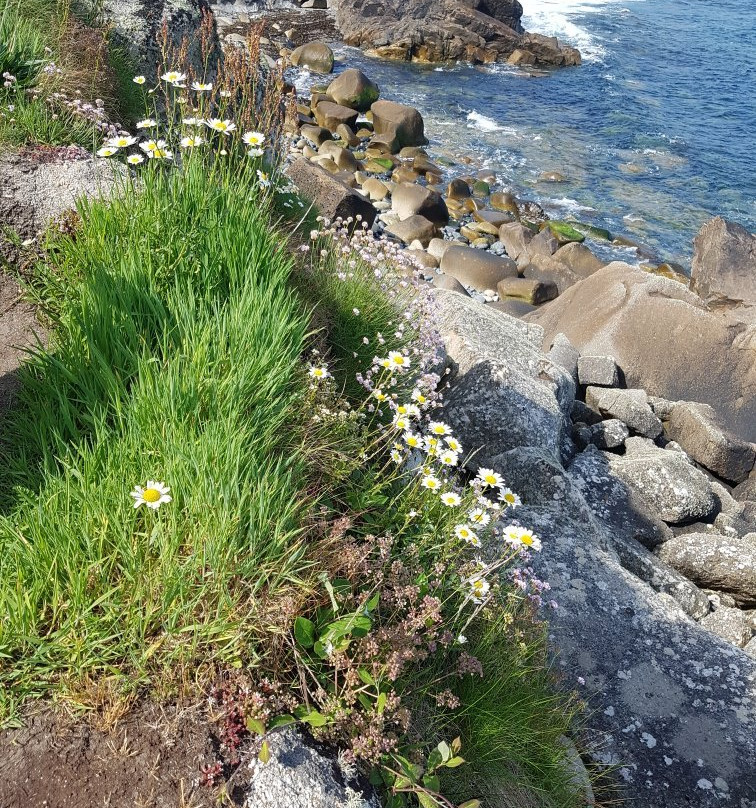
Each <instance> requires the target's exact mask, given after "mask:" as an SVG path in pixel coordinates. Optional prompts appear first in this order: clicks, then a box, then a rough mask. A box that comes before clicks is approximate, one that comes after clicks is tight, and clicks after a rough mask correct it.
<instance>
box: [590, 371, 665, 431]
mask: <svg viewBox="0 0 756 808" xmlns="http://www.w3.org/2000/svg"><path fill="white" fill-rule="evenodd" d="M579 373H580V369H579V367H578V374H579ZM585 403H586V404H587V405H588V406H589V407H593V409H594V410H597V411H598V412H600V413H601V414H602V415H603V416H604V417H606V418H619V420H620V421H623V422H624V423H626V424H627V425H628V426H629V427H630V429H632V430H633V432H637V433H638V434H639V435H643V436H644V437H647V438H658V437H659V435H661V433H662V423H661V421H660V420H659V419H658V418H657V417H656V415H654V412H653V410H652V409H651V407H649V405H648V404H647V402H646V395H645V393H644V392H643V391H642V390H617V389H614V388H605V387H589V388H588V389H587V390H586V391H585Z"/></svg>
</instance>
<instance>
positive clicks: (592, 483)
mask: <svg viewBox="0 0 756 808" xmlns="http://www.w3.org/2000/svg"><path fill="white" fill-rule="evenodd" d="M567 473H568V476H569V477H570V479H571V481H572V483H573V484H574V485H575V487H576V488H577V490H578V491H580V493H581V495H582V496H583V498H584V499H585V501H586V503H587V504H588V507H589V508H590V509H591V511H592V512H593V514H594V515H595V517H596V518H597V519H599V520H600V521H601V523H602V524H603V525H604V526H605V527H606V529H607V531H608V534H609V535H610V536H611V537H613V538H614V537H619V538H621V539H623V540H624V541H625V542H628V541H634V542H640V543H641V544H642V545H644V546H645V547H648V548H650V549H653V548H654V547H656V546H657V545H659V544H661V543H662V542H664V541H667V540H668V539H670V538H672V531H671V530H670V529H669V527H668V526H667V525H666V524H665V523H664V522H663V521H662V520H661V519H659V517H658V516H656V514H655V513H654V512H653V511H652V510H650V509H649V508H648V507H647V506H646V505H645V503H644V502H643V500H642V499H641V498H640V497H639V496H638V495H637V494H636V493H635V492H634V491H633V489H632V488H630V487H629V486H628V485H626V484H625V483H624V482H623V481H622V480H621V479H619V478H618V477H616V476H615V475H614V474H613V473H612V470H611V467H610V465H609V460H608V459H607V456H606V455H604V454H603V453H602V452H600V451H598V449H596V448H595V447H593V446H589V447H588V448H587V449H586V450H585V451H584V452H582V453H581V454H579V455H578V456H577V457H576V458H575V460H573V461H572V463H571V465H570V467H569V469H568V472H567Z"/></svg>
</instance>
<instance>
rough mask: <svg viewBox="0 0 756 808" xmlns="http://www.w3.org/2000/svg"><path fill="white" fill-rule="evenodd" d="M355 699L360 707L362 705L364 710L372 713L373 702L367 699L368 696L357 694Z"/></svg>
mask: <svg viewBox="0 0 756 808" xmlns="http://www.w3.org/2000/svg"><path fill="white" fill-rule="evenodd" d="M357 698H358V700H359V702H360V704H361V705H362V706H363V707H364V708H365V709H366V710H367V711H368V712H372V711H373V707H375V704H373V702H372V701H371V700H370V697H369V696H366V695H365V694H364V693H358V694H357Z"/></svg>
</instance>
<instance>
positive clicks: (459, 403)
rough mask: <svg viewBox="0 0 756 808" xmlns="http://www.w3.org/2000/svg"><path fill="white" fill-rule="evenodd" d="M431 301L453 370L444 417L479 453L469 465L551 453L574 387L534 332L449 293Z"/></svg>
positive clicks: (557, 445)
mask: <svg viewBox="0 0 756 808" xmlns="http://www.w3.org/2000/svg"><path fill="white" fill-rule="evenodd" d="M447 254H448V253H447ZM437 301H438V305H439V314H438V318H437V323H438V328H439V331H440V333H441V336H442V338H443V340H444V344H445V346H446V352H447V355H448V356H449V357H450V359H451V360H452V362H453V363H454V367H455V368H456V373H455V375H454V377H453V379H452V382H451V387H450V389H449V390H448V391H446V392H445V395H444V417H445V418H446V419H447V420H448V422H449V423H450V424H451V425H452V426H453V427H454V429H455V431H456V434H458V435H459V438H460V440H461V441H462V444H463V445H464V446H465V450H466V451H469V452H475V451H477V452H478V453H477V454H476V455H475V463H476V464H482V465H485V464H486V462H487V461H488V460H490V458H492V457H494V456H496V455H498V454H502V453H503V452H505V451H508V450H509V449H512V448H515V447H517V446H537V447H540V448H541V449H543V450H544V451H546V452H548V453H550V454H551V455H552V456H554V457H558V456H559V454H560V449H561V445H562V442H563V437H564V436H565V434H568V415H569V412H570V410H571V408H572V401H573V400H574V393H575V387H574V383H573V381H572V379H571V378H570V377H569V375H568V374H567V373H565V372H564V371H563V370H562V369H561V368H558V367H557V366H556V365H554V364H553V363H552V362H550V361H549V360H548V358H547V357H546V356H544V355H543V354H542V353H541V351H540V348H538V347H537V346H538V345H539V342H538V341H539V339H540V338H541V335H540V333H539V332H538V331H537V330H536V331H533V330H532V329H530V328H529V327H527V326H524V325H523V323H522V322H521V321H520V320H517V319H515V318H514V317H509V316H507V315H505V314H502V313H500V312H498V311H496V310H495V309H493V308H492V307H491V306H490V305H487V306H485V307H481V306H480V304H478V303H476V302H475V301H473V300H471V299H469V298H465V297H462V296H461V295H458V294H456V293H454V292H438V293H437Z"/></svg>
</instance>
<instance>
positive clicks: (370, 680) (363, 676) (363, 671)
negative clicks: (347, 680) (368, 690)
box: [357, 668, 375, 685]
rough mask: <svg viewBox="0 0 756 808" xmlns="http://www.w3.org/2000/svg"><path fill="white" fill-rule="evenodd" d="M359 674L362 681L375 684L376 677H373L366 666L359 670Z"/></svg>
mask: <svg viewBox="0 0 756 808" xmlns="http://www.w3.org/2000/svg"><path fill="white" fill-rule="evenodd" d="M357 675H358V676H359V677H360V679H362V681H363V682H364V683H365V684H366V685H374V684H375V679H373V677H372V676H371V675H370V672H369V671H367V670H366V669H365V668H360V669H359V670H358V671H357Z"/></svg>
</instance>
